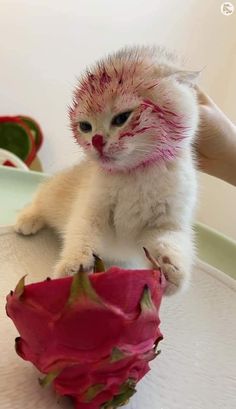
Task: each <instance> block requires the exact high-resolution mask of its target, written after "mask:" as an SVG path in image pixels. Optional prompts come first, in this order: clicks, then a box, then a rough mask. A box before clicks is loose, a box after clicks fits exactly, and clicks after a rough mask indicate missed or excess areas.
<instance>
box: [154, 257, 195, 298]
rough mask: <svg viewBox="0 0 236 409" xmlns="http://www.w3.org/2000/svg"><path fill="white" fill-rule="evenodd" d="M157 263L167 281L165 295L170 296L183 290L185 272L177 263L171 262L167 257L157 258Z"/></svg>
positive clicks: (185, 277)
mask: <svg viewBox="0 0 236 409" xmlns="http://www.w3.org/2000/svg"><path fill="white" fill-rule="evenodd" d="M158 262H159V264H160V266H161V271H162V272H163V274H164V276H165V278H166V280H167V286H166V289H165V294H166V295H172V294H175V293H176V292H177V291H180V290H183V289H184V287H185V285H186V282H187V276H188V274H187V273H186V270H185V269H184V268H183V267H180V266H179V265H178V263H175V262H173V261H172V260H171V259H170V257H169V256H159V257H158Z"/></svg>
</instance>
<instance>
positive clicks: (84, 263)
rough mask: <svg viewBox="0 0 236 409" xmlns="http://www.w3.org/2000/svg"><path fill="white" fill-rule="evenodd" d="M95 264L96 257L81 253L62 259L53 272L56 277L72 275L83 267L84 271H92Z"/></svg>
mask: <svg viewBox="0 0 236 409" xmlns="http://www.w3.org/2000/svg"><path fill="white" fill-rule="evenodd" d="M93 266H94V257H93V256H92V255H91V256H88V255H81V256H76V257H70V258H63V259H62V260H60V261H59V262H58V263H57V264H56V266H55V268H54V272H53V277H54V278H60V277H65V276H70V275H73V274H75V273H77V272H78V271H79V269H80V268H81V267H82V268H83V270H84V271H87V272H92V271H93Z"/></svg>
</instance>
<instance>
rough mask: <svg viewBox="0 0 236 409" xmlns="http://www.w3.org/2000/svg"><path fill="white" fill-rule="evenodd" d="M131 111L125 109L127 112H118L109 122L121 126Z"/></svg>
mask: <svg viewBox="0 0 236 409" xmlns="http://www.w3.org/2000/svg"><path fill="white" fill-rule="evenodd" d="M131 113H132V111H127V112H122V114H118V115H116V116H114V118H113V119H112V121H111V124H112V125H113V126H122V125H123V124H124V123H125V122H126V121H127V119H128V118H129V117H130V115H131Z"/></svg>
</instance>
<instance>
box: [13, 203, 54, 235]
mask: <svg viewBox="0 0 236 409" xmlns="http://www.w3.org/2000/svg"><path fill="white" fill-rule="evenodd" d="M45 224H46V223H45V220H44V217H43V215H42V214H41V212H40V209H39V207H38V206H37V202H35V203H34V202H33V203H32V204H30V205H29V206H27V207H25V208H24V209H23V210H22V211H21V212H20V213H19V215H18V216H17V219H16V223H15V225H14V230H15V232H16V233H19V234H23V235H25V236H27V235H30V234H35V233H37V232H38V231H39V230H41V229H42V228H43V227H44V226H45Z"/></svg>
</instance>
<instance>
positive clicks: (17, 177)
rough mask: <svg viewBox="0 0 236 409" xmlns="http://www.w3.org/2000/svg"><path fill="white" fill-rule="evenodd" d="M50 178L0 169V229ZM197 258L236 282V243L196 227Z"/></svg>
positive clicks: (15, 170)
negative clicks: (235, 279) (38, 187)
mask: <svg viewBox="0 0 236 409" xmlns="http://www.w3.org/2000/svg"><path fill="white" fill-rule="evenodd" d="M47 177H48V175H46V174H43V173H38V172H33V171H29V172H26V171H22V170H19V169H14V168H7V167H4V166H0V226H1V225H9V224H13V223H14V220H15V217H16V213H17V212H18V211H19V210H20V209H22V207H23V206H24V205H25V204H26V203H28V202H30V200H31V198H32V196H33V194H34V192H35V190H36V188H37V186H38V185H39V183H41V182H43V181H44V180H45V179H46V178H47ZM195 228H196V236H197V247H198V256H199V258H200V259H201V260H203V261H205V262H206V263H208V264H210V265H212V266H214V267H216V268H218V269H219V270H221V271H223V272H225V273H226V274H229V275H231V276H232V277H234V278H236V243H235V242H234V241H233V240H230V239H229V238H228V237H225V236H223V235H222V234H220V233H218V232H216V231H215V230H213V229H211V228H209V227H207V226H206V225H203V224H201V223H196V226H195Z"/></svg>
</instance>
